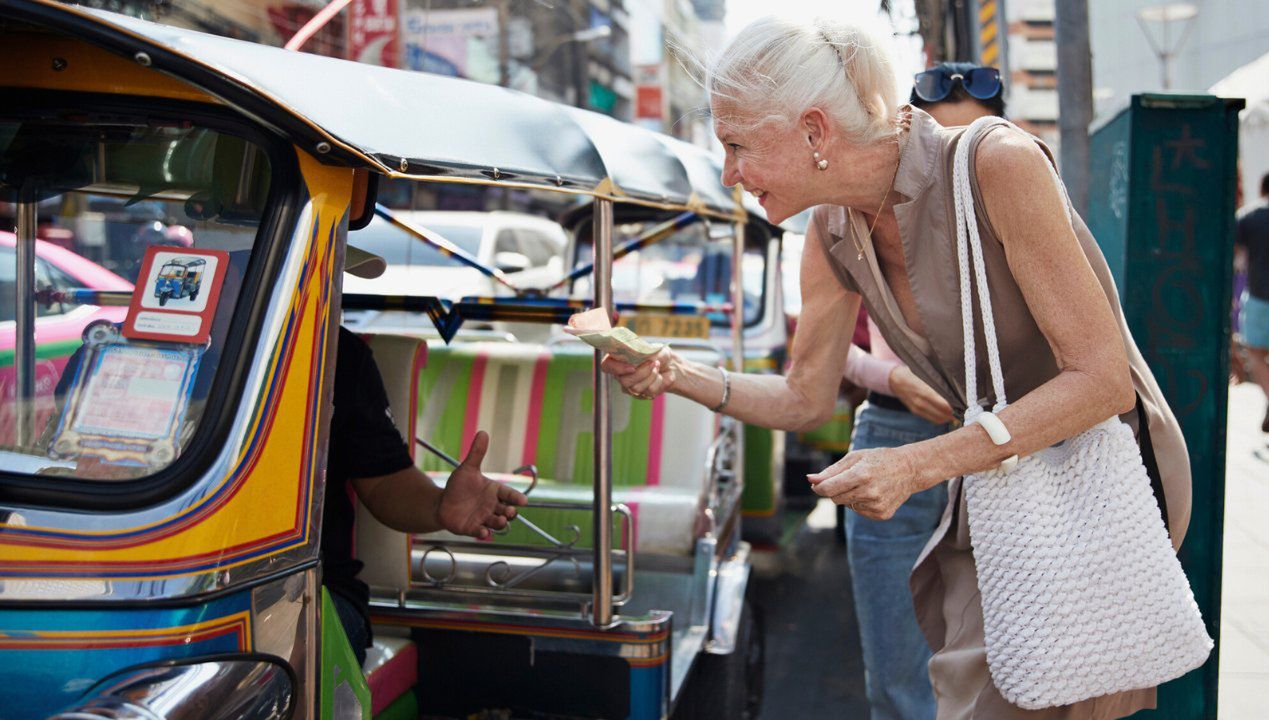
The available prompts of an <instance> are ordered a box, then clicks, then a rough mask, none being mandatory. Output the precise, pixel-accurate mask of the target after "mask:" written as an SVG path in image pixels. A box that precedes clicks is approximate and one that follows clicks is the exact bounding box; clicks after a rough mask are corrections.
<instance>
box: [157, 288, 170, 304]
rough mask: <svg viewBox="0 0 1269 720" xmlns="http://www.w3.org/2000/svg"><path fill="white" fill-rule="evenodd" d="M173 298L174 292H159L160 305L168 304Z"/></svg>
mask: <svg viewBox="0 0 1269 720" xmlns="http://www.w3.org/2000/svg"><path fill="white" fill-rule="evenodd" d="M171 299H172V293H170V292H167V291H164V292H161V293H159V307H163V306H164V305H167V301H168V300H171Z"/></svg>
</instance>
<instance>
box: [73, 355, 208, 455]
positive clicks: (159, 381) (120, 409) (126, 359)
mask: <svg viewBox="0 0 1269 720" xmlns="http://www.w3.org/2000/svg"><path fill="white" fill-rule="evenodd" d="M202 354H203V350H202V348H197V347H184V348H171V347H156V346H149V345H131V344H127V343H121V342H106V343H103V344H92V343H90V344H88V345H86V346H85V352H84V356H83V359H82V360H81V361H80V366H79V368H78V370H77V371H76V374H75V378H74V382H73V383H72V385H71V389H70V392H69V393H68V395H69V397H68V399H67V402H66V409H65V412H64V413H63V414H62V419H61V422H60V423H59V424H58V428H57V433H56V436H55V437H54V438H53V442H52V445H51V448H50V451H49V455H50V456H51V457H53V458H54V459H70V458H80V457H94V458H99V459H101V460H105V461H106V462H111V463H120V464H127V465H141V466H145V467H161V466H164V465H167V464H168V463H170V462H172V460H174V459H175V458H176V455H177V453H178V451H179V448H178V435H179V433H180V429H181V423H182V421H183V420H184V418H185V409H186V407H187V406H188V404H189V397H190V393H191V391H192V389H193V380H194V373H195V371H196V370H197V369H198V363H199V360H200V359H201V357H202Z"/></svg>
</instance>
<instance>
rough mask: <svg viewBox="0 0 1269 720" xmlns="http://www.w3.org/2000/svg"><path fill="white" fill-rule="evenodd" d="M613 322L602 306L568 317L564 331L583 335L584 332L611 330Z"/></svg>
mask: <svg viewBox="0 0 1269 720" xmlns="http://www.w3.org/2000/svg"><path fill="white" fill-rule="evenodd" d="M611 329H612V323H611V322H610V321H609V320H608V311H607V310H606V309H604V308H602V307H597V308H595V309H593V310H587V311H586V312H582V313H577V314H576V315H574V316H573V317H571V318H569V319H568V327H566V328H564V332H566V333H569V334H570V335H581V334H582V333H593V332H603V331H605V330H611Z"/></svg>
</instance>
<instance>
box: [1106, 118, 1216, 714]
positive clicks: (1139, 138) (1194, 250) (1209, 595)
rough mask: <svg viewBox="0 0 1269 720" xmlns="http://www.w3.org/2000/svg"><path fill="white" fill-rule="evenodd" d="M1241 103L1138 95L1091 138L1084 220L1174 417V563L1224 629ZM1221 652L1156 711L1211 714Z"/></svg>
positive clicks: (1173, 686)
mask: <svg viewBox="0 0 1269 720" xmlns="http://www.w3.org/2000/svg"><path fill="white" fill-rule="evenodd" d="M1239 107H1241V101H1239V102H1238V103H1232V102H1227V101H1224V100H1221V99H1219V98H1215V97H1210V96H1163V95H1139V96H1135V97H1134V98H1133V100H1132V104H1131V105H1130V106H1129V108H1127V109H1126V110H1125V111H1124V112H1123V113H1122V114H1120V115H1119V116H1118V117H1116V118H1114V119H1113V120H1112V121H1110V122H1109V123H1107V124H1106V125H1105V126H1103V127H1102V128H1101V129H1100V130H1098V131H1097V132H1096V133H1095V134H1094V135H1093V138H1092V157H1093V158H1094V160H1093V164H1092V176H1091V184H1090V187H1089V190H1090V192H1089V196H1090V206H1091V207H1090V212H1089V224H1090V228H1091V229H1092V231H1093V233H1094V235H1095V236H1096V237H1097V239H1098V243H1099V244H1100V245H1101V246H1102V248H1103V253H1104V254H1105V255H1106V258H1107V261H1108V262H1109V263H1110V266H1111V270H1112V272H1113V273H1114V275H1115V279H1116V281H1117V283H1118V284H1119V294H1120V300H1121V302H1122V303H1123V307H1124V316H1125V318H1126V319H1127V321H1128V325H1129V327H1130V329H1131V330H1132V333H1133V337H1134V338H1135V339H1136V341H1137V344H1138V346H1139V347H1140V349H1141V352H1142V354H1143V355H1144V356H1145V358H1146V360H1147V361H1148V362H1149V364H1150V367H1151V369H1152V371H1153V372H1154V374H1155V377H1156V378H1157V379H1158V381H1159V385H1160V387H1161V388H1162V389H1163V392H1164V395H1165V396H1166V397H1167V399H1168V403H1169V404H1170V405H1171V407H1172V410H1173V412H1175V413H1176V416H1177V419H1178V420H1179V421H1180V423H1181V428H1182V431H1183V432H1184V434H1185V441H1186V444H1187V446H1188V447H1189V452H1190V466H1191V469H1192V471H1193V475H1194V484H1193V488H1194V507H1193V514H1192V516H1191V519H1190V525H1189V529H1188V533H1187V535H1186V540H1185V544H1184V545H1183V546H1182V548H1181V553H1180V557H1181V563H1182V565H1183V566H1184V568H1185V571H1186V574H1187V576H1188V577H1189V579H1190V584H1191V586H1192V587H1193V588H1194V595H1195V599H1196V600H1197V602H1198V605H1199V608H1200V610H1202V612H1203V618H1204V620H1205V621H1206V622H1207V625H1208V632H1209V633H1210V634H1211V635H1212V637H1214V638H1218V637H1219V623H1220V573H1221V545H1222V533H1223V529H1224V528H1223V524H1224V512H1223V508H1224V492H1225V421H1226V403H1227V392H1228V380H1227V378H1228V377H1229V333H1230V328H1229V320H1230V315H1229V307H1230V292H1231V283H1232V270H1231V267H1232V247H1233V230H1234V227H1233V221H1234V183H1235V160H1236V158H1237V152H1238V124H1237V123H1238V109H1239ZM1217 665H1218V658H1217V653H1215V652H1214V653H1213V654H1212V656H1211V657H1210V658H1209V660H1208V662H1207V663H1206V664H1205V665H1204V666H1203V667H1201V668H1199V669H1197V670H1195V671H1194V672H1192V673H1190V674H1188V675H1186V676H1185V677H1183V678H1180V679H1178V680H1176V681H1174V682H1171V683H1168V684H1167V685H1164V686H1163V687H1162V688H1160V690H1159V709H1158V710H1155V711H1150V712H1143V713H1140V714H1139V715H1138V716H1140V717H1151V718H1187V719H1188V718H1212V717H1216V695H1217V689H1216V685H1217Z"/></svg>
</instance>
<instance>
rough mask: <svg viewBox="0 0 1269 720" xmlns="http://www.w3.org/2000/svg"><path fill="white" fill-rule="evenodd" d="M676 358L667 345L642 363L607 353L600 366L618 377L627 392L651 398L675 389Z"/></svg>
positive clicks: (623, 390)
mask: <svg viewBox="0 0 1269 720" xmlns="http://www.w3.org/2000/svg"><path fill="white" fill-rule="evenodd" d="M674 360H675V357H674V351H673V350H671V349H669V348H668V347H667V348H663V349H662V350H661V352H659V353H657V354H656V355H655V356H654V357H653V358H652V359H651V360H647V361H645V362H644V363H642V364H640V365H631V364H630V363H628V362H626V361H624V360H622V359H621V358H619V357H616V356H614V355H605V356H604V360H603V362H602V363H600V365H599V368H600V369H601V370H603V371H604V372H606V373H608V374H609V375H612V376H613V377H614V378H616V379H617V382H618V383H620V384H621V391H622V392H624V393H625V394H627V395H629V396H631V397H635V398H639V399H640V400H651V399H653V398H655V397H657V396H658V395H661V394H664V393H667V392H670V390H671V389H673V387H674V381H675V380H676V379H677V373H676V371H675V370H674Z"/></svg>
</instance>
